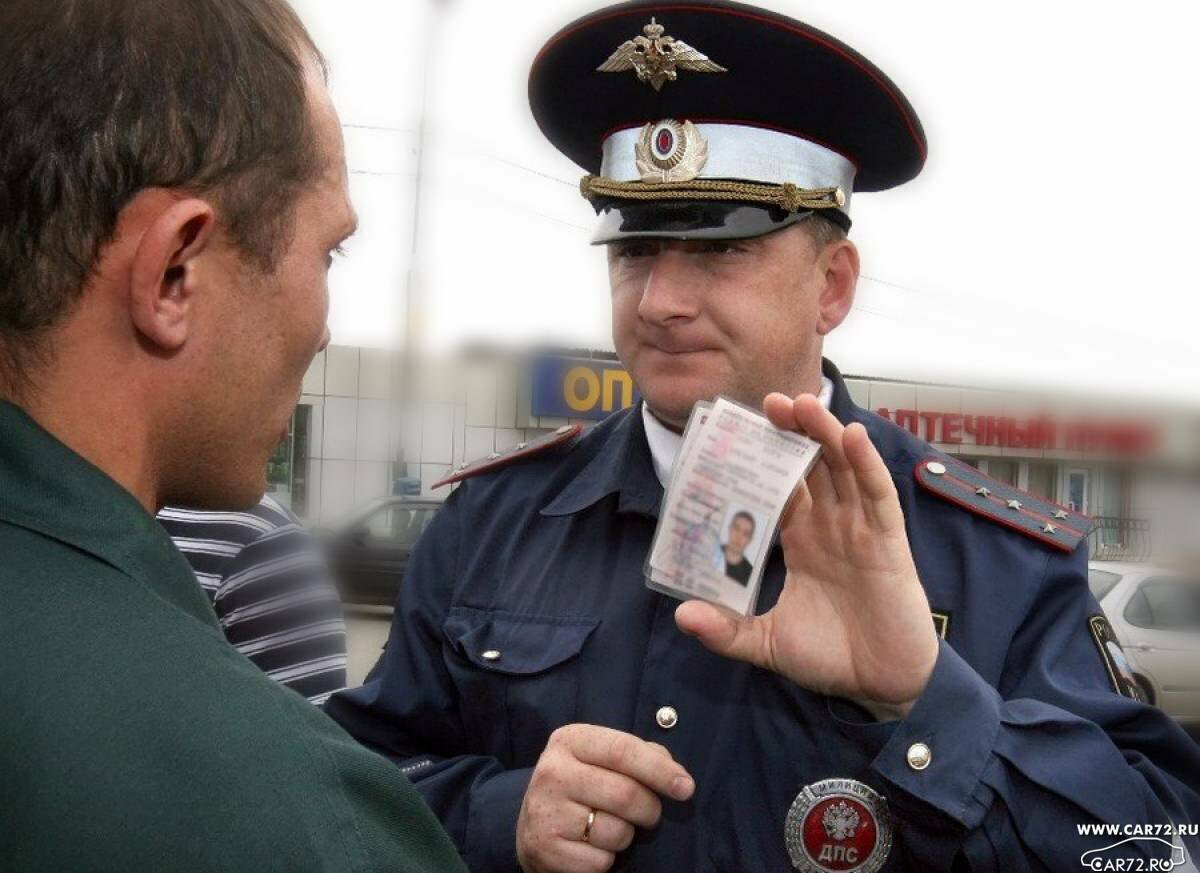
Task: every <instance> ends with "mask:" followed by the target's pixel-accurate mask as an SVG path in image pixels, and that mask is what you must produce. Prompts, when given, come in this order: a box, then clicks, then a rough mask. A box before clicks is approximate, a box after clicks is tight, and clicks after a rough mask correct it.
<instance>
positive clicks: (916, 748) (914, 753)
mask: <svg viewBox="0 0 1200 873" xmlns="http://www.w3.org/2000/svg"><path fill="white" fill-rule="evenodd" d="M932 760H933V751H932V750H931V749H930V748H929V746H927V745H925V744H924V743H913V744H912V745H911V746H909V747H908V766H910V767H912V768H913V769H914V770H924V769H925V768H926V767H928V766H929V762H930V761H932Z"/></svg>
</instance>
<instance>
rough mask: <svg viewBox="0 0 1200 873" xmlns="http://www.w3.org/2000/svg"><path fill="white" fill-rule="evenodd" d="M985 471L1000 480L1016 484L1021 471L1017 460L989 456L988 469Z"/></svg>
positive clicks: (1007, 483) (1008, 483)
mask: <svg viewBox="0 0 1200 873" xmlns="http://www.w3.org/2000/svg"><path fill="white" fill-rule="evenodd" d="M984 472H985V473H986V474H987V475H989V476H991V477H992V478H993V479H995V480H996V481H998V482H1003V483H1005V484H1006V485H1012V486H1014V487H1015V486H1016V484H1017V481H1018V480H1017V474H1018V473H1019V472H1020V470H1019V468H1018V466H1017V462H1016V461H1009V460H1001V459H999V458H988V459H987V469H986V470H984Z"/></svg>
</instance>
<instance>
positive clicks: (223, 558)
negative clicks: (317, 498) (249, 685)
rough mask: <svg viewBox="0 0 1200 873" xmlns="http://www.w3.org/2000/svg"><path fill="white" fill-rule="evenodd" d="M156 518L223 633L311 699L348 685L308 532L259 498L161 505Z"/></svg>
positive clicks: (334, 616)
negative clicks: (209, 507) (203, 505)
mask: <svg viewBox="0 0 1200 873" xmlns="http://www.w3.org/2000/svg"><path fill="white" fill-rule="evenodd" d="M158 520H159V523H161V524H162V526H163V527H164V528H166V530H167V533H168V534H170V535H171V538H172V539H173V540H174V541H175V545H176V546H177V547H178V549H179V551H181V552H182V553H183V556H184V557H185V558H187V560H188V563H190V564H191V565H192V571H193V572H194V573H195V574H196V579H197V580H198V581H199V583H200V587H201V588H203V589H204V591H205V593H207V594H208V597H209V600H211V601H212V605H213V609H214V610H215V611H216V614H217V619H218V620H219V621H220V623H221V628H222V629H223V630H224V632H225V636H226V638H227V639H228V640H229V642H230V643H232V644H233V646H234V648H236V649H237V650H238V651H239V652H241V653H242V654H243V655H245V656H246V657H247V658H249V659H250V660H251V661H253V662H254V663H255V664H256V665H257V666H258V667H259V668H260V669H261V670H262V671H263V672H264V673H266V674H267V675H268V676H270V677H271V678H272V679H274V680H275V681H276V682H279V683H280V684H282V685H286V686H287V687H288V688H291V689H293V690H295V691H297V692H299V693H300V694H302V695H303V696H304V697H307V698H308V699H309V700H310V701H311V702H312V703H315V704H318V705H320V704H322V703H324V702H325V700H326V699H327V698H328V697H329V695H330V694H332V693H333V692H335V691H339V690H341V689H342V688H343V687H345V685H346V622H345V618H344V616H343V613H342V604H341V601H340V599H339V598H338V593H337V588H336V586H335V585H334V582H333V579H332V577H331V576H330V573H329V568H328V566H327V565H326V563H325V560H324V558H323V557H322V556H321V553H320V551H319V549H318V548H317V544H316V541H315V539H314V538H313V535H312V534H311V533H310V532H309V531H307V530H306V529H305V528H304V527H303V526H302V525H301V524H300V522H299V521H298V520H297V519H296V517H295V516H293V515H292V514H291V513H290V512H288V511H287V510H286V509H284V508H283V507H282V506H280V505H279V504H278V503H276V502H275V501H274V500H272V499H271V498H270V497H264V498H263V499H262V501H261V502H260V503H259V504H258V506H256V507H254V509H252V510H250V511H249V512H207V511H200V510H194V509H174V508H170V507H168V508H166V509H164V510H163V511H162V512H160V513H159V514H158Z"/></svg>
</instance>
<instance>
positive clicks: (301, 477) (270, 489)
mask: <svg viewBox="0 0 1200 873" xmlns="http://www.w3.org/2000/svg"><path fill="white" fill-rule="evenodd" d="M311 421H312V407H311V406H309V405H308V404H303V405H300V406H297V407H296V411H295V412H294V413H293V414H292V418H291V421H289V422H288V434H287V438H286V439H284V440H283V441H282V442H281V443H280V444H279V445H278V446H276V447H275V451H274V452H273V453H272V455H271V457H270V458H269V459H268V460H267V494H269V495H271V497H272V498H273V499H274V500H276V501H277V502H278V503H279V504H280V505H281V506H285V507H287V508H289V509H291V510H292V512H294V513H296V514H297V515H300V516H303V515H304V514H305V512H306V510H307V509H308V435H309V429H310V425H311Z"/></svg>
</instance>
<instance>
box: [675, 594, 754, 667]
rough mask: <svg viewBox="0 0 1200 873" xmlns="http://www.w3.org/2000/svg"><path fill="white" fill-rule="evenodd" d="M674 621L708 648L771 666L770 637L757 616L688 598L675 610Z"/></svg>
mask: <svg viewBox="0 0 1200 873" xmlns="http://www.w3.org/2000/svg"><path fill="white" fill-rule="evenodd" d="M675 624H676V625H678V627H679V629H680V630H681V631H683V632H684V633H685V634H689V635H690V636H693V637H695V638H696V639H698V640H699V641H700V642H701V643H702V644H703V645H704V647H705V648H706V649H708V650H709V651H712V652H715V653H716V654H718V655H722V656H724V657H726V658H733V659H735V660H738V661H748V662H750V663H751V664H754V665H756V666H759V667H764V668H766V669H768V670H769V669H771V663H770V657H769V653H770V648H769V646H768V640H767V638H766V635H765V631H764V626H763V623H762V621H761V620H760V619H758V618H747V617H746V616H742V615H736V614H734V613H732V612H730V611H728V610H726V609H720V608H718V607H716V606H713V605H712V604H711V603H706V602H704V601H703V600H688V601H686V602H684V603H682V604H680V605H679V607H678V608H677V609H676V610H675Z"/></svg>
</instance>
